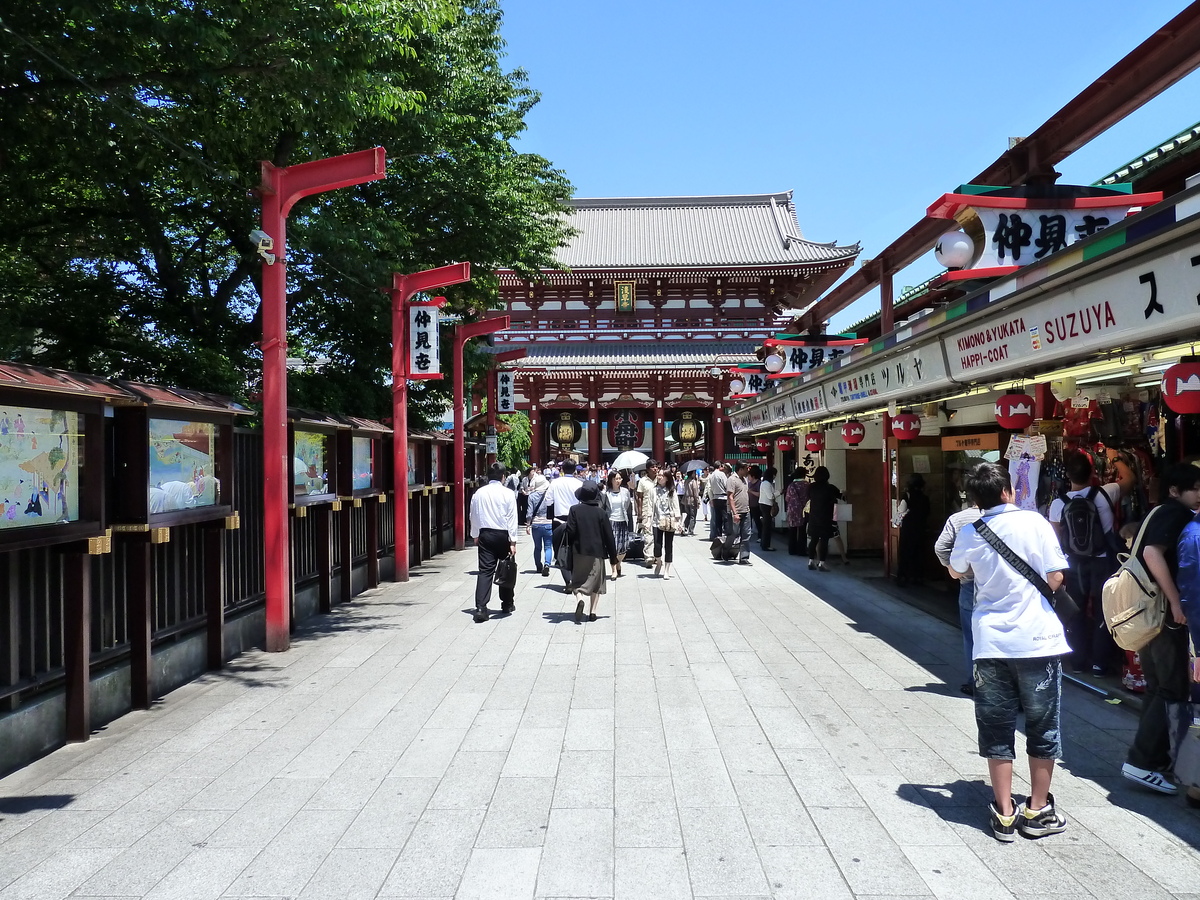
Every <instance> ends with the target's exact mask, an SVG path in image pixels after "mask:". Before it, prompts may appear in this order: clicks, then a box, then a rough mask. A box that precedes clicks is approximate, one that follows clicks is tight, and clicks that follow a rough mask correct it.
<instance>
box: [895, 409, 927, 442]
mask: <svg viewBox="0 0 1200 900" xmlns="http://www.w3.org/2000/svg"><path fill="white" fill-rule="evenodd" d="M920 433H921V417H920V416H918V415H916V414H915V413H910V412H902V413H900V414H899V415H896V416H893V417H892V435H893V436H894V437H895V438H897V439H898V440H901V441H911V440H912V439H913V438H915V437H916V436H917V435H918V434H920Z"/></svg>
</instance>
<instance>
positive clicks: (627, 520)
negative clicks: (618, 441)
mask: <svg viewBox="0 0 1200 900" xmlns="http://www.w3.org/2000/svg"><path fill="white" fill-rule="evenodd" d="M622 481H623V479H622V478H621V473H620V472H618V471H616V470H615V469H614V470H613V471H611V472H609V473H608V482H607V487H606V489H605V492H604V494H603V496H604V498H606V499H607V500H608V521H609V523H610V524H611V525H612V530H613V540H614V541H615V542H616V545H617V563H616V565H614V566H613V576H612V577H613V579H614V580H615V579H617V578H620V577H621V563H622V562H624V561H625V552H626V551H627V550H628V549H629V539H630V537H632V536H633V497H632V496H631V495H630V493H629V488H627V487H625V486H624V485H622V483H621V482H622Z"/></svg>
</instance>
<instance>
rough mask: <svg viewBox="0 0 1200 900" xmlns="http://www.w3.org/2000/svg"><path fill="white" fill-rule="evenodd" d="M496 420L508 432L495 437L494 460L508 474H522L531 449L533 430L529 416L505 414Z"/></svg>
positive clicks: (527, 462)
mask: <svg viewBox="0 0 1200 900" xmlns="http://www.w3.org/2000/svg"><path fill="white" fill-rule="evenodd" d="M496 419H497V420H498V421H500V422H503V423H504V424H505V425H507V426H508V431H499V429H497V431H498V433H497V435H496V459H497V460H498V461H499V462H501V463H503V464H504V467H505V468H506V469H508V470H509V471H510V472H522V471H524V470H525V467H526V466H527V465H529V451H530V449H531V448H532V447H533V428H532V427H531V425H530V424H529V416H527V415H525V413H523V412H517V413H506V414H504V415H498V416H496Z"/></svg>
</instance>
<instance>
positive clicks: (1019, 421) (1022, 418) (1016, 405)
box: [996, 391, 1033, 431]
mask: <svg viewBox="0 0 1200 900" xmlns="http://www.w3.org/2000/svg"><path fill="white" fill-rule="evenodd" d="M996 421H997V422H999V423H1000V427H1001V428H1007V429H1008V430H1009V431H1021V430H1023V429H1026V428H1028V427H1029V426H1030V425H1032V424H1033V398H1032V397H1030V396H1029V395H1028V394H1022V393H1020V392H1018V391H1013V392H1012V393H1009V394H1005V395H1004V396H1003V397H1001V398H1000V399H999V400H997V401H996Z"/></svg>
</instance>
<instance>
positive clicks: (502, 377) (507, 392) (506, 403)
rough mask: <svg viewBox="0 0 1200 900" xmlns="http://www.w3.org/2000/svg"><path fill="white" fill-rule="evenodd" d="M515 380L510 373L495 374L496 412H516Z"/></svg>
mask: <svg viewBox="0 0 1200 900" xmlns="http://www.w3.org/2000/svg"><path fill="white" fill-rule="evenodd" d="M515 387H516V378H515V377H514V376H513V373H512V372H497V373H496V411H497V412H501V413H511V412H516V411H517V397H516V391H515Z"/></svg>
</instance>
